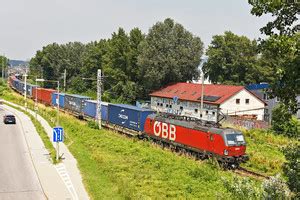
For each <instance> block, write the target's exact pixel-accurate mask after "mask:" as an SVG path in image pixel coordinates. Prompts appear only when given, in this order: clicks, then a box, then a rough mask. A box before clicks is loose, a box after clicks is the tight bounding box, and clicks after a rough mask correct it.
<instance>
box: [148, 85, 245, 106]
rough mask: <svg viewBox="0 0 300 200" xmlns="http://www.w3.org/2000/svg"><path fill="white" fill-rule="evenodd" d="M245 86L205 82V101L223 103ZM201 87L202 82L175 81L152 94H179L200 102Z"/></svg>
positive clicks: (163, 95) (168, 96) (181, 96)
mask: <svg viewBox="0 0 300 200" xmlns="http://www.w3.org/2000/svg"><path fill="white" fill-rule="evenodd" d="M244 88H245V87H244V86H234V85H213V84H204V98H203V99H204V100H203V102H205V103H210V104H221V103H223V102H224V101H226V100H227V99H229V98H230V97H232V96H233V95H235V94H237V93H238V92H239V91H241V90H243V89H244ZM201 89H202V87H201V84H196V83H175V84H172V85H168V86H165V87H163V88H161V89H159V90H158V91H155V92H152V93H151V94H150V96H155V97H164V98H173V97H175V96H177V97H178V98H179V99H181V100H187V101H196V102H200V101H201ZM210 98H213V99H214V98H215V101H214V100H213V101H208V99H210Z"/></svg>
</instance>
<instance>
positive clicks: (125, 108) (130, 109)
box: [108, 104, 155, 131]
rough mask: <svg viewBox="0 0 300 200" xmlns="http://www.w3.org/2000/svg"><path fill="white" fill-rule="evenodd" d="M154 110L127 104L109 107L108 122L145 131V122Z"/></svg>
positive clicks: (110, 105)
mask: <svg viewBox="0 0 300 200" xmlns="http://www.w3.org/2000/svg"><path fill="white" fill-rule="evenodd" d="M152 113H155V111H154V110H150V109H144V108H138V107H136V106H131V105H125V104H109V105H108V121H109V122H110V123H112V124H117V125H119V126H122V127H126V128H129V129H132V130H136V131H144V125H145V121H146V118H147V116H148V115H150V114H152Z"/></svg>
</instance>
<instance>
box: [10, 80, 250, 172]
mask: <svg viewBox="0 0 300 200" xmlns="http://www.w3.org/2000/svg"><path fill="white" fill-rule="evenodd" d="M9 85H10V86H11V87H12V88H13V89H14V90H16V91H17V92H19V93H21V94H23V93H24V92H25V85H24V83H23V82H22V81H21V80H19V79H17V78H16V77H14V76H11V77H9ZM26 92H27V95H28V96H29V97H31V98H33V99H36V100H38V101H39V102H41V103H44V104H46V105H51V106H57V103H58V102H59V106H60V108H61V109H64V110H66V111H68V112H71V113H72V114H75V115H77V116H80V117H83V118H87V117H90V118H94V119H95V118H96V110H97V109H96V108H97V102H96V101H94V100H91V98H90V97H86V96H80V95H75V94H64V93H59V95H58V93H57V92H56V91H55V90H52V89H45V88H39V87H37V86H35V85H31V84H27V88H26ZM58 96H59V98H58ZM101 118H102V123H103V126H105V127H107V128H111V129H114V130H117V131H120V132H123V133H126V134H130V135H134V136H138V137H139V138H141V139H149V140H152V141H154V142H156V143H158V144H160V145H162V146H163V147H165V146H167V147H169V148H170V149H172V150H175V151H181V152H185V153H188V154H190V155H192V156H194V157H196V158H199V159H205V158H208V157H214V158H216V159H217V160H218V162H219V163H221V164H222V165H223V167H224V168H236V167H238V166H239V164H240V163H242V162H246V161H247V160H249V157H248V155H247V154H246V142H245V138H244V136H243V134H242V133H241V132H240V131H238V130H235V129H231V128H220V127H219V126H215V125H213V124H205V123H204V122H203V121H201V120H198V119H194V118H189V117H184V116H176V115H171V114H167V113H156V111H154V110H151V109H144V108H139V107H136V106H132V105H125V104H112V103H105V102H102V103H101Z"/></svg>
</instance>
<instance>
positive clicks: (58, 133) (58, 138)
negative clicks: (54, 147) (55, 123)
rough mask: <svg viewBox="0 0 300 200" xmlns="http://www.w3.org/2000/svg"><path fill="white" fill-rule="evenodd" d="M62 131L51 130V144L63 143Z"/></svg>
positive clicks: (60, 129)
mask: <svg viewBox="0 0 300 200" xmlns="http://www.w3.org/2000/svg"><path fill="white" fill-rule="evenodd" d="M63 140H64V129H63V128H62V127H55V128H53V142H63Z"/></svg>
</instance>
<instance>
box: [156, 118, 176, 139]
mask: <svg viewBox="0 0 300 200" xmlns="http://www.w3.org/2000/svg"><path fill="white" fill-rule="evenodd" d="M153 132H154V135H155V136H158V137H159V136H160V137H162V138H165V139H169V140H172V141H175V139H176V126H174V125H172V124H170V125H168V124H166V123H163V122H158V121H155V122H154V126H153Z"/></svg>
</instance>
